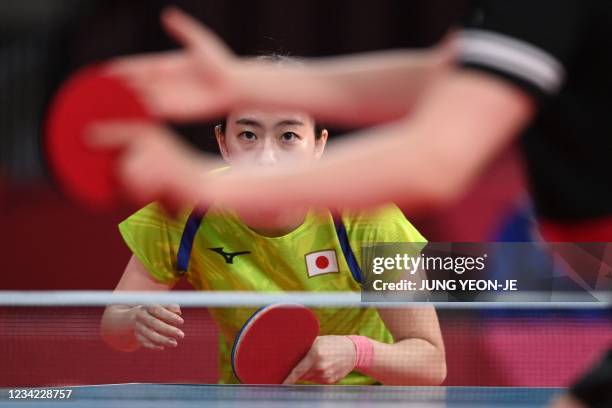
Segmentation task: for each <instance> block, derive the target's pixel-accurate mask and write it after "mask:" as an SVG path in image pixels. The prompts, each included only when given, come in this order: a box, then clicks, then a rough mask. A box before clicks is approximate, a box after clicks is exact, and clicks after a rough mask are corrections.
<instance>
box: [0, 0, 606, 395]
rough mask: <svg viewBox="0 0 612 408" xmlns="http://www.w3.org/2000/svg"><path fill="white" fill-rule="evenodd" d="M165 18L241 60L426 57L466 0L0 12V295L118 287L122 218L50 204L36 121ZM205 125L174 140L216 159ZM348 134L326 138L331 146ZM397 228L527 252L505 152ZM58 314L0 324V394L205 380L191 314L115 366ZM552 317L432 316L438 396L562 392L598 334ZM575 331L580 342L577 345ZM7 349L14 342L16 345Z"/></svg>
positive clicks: (152, 37) (162, 39)
mask: <svg viewBox="0 0 612 408" xmlns="http://www.w3.org/2000/svg"><path fill="white" fill-rule="evenodd" d="M170 4H174V5H177V6H179V7H180V8H182V9H183V10H185V11H187V12H188V13H190V14H192V15H194V16H195V17H197V18H198V19H200V20H201V21H202V22H204V23H205V24H207V25H208V26H209V27H211V28H212V29H213V30H214V31H216V32H217V33H218V34H219V35H220V36H221V37H222V38H223V39H224V40H225V41H226V42H227V43H228V44H229V46H230V47H231V48H232V49H233V50H234V51H235V52H236V53H238V54H240V55H254V54H262V53H270V52H277V53H285V54H289V55H294V56H305V57H317V56H327V55H336V54H344V53H353V52H363V51H371V50H380V49H388V48H398V47H427V46H430V45H432V44H434V43H435V42H437V41H438V40H440V39H441V38H442V37H443V35H444V33H445V32H446V31H447V30H448V29H449V28H450V27H452V26H453V25H456V24H458V23H459V22H460V21H461V19H462V18H463V17H464V15H465V12H466V9H467V0H455V1H447V0H411V1H405V0H363V1H360V2H358V3H357V2H354V1H348V0H332V1H329V0H327V1H323V0H293V1H290V2H289V1H282V0H276V1H275V0H261V1H238V0H183V1H173V2H170V1H161V0H132V1H120V0H104V1H95V0H86V1H85V0H53V1H48V0H20V1H2V2H0V229H1V231H2V233H1V234H0V259H1V262H2V264H1V265H2V269H3V275H2V280H1V281H0V282H1V283H0V289H1V290H43V289H45V290H47V289H50V290H53V289H92V290H110V289H113V288H114V286H115V284H116V283H117V281H118V279H119V277H120V275H121V274H122V272H123V268H124V267H125V265H126V263H127V260H128V259H129V256H130V253H129V251H128V249H127V247H126V246H125V245H124V244H123V242H122V239H121V237H120V235H119V233H118V230H117V224H118V222H119V221H120V220H122V219H123V218H125V217H126V216H127V215H128V214H129V213H130V212H131V211H133V210H134V209H133V208H128V207H126V208H119V209H116V210H115V211H113V212H111V213H95V212H90V211H88V210H85V209H82V208H80V207H78V206H76V205H75V204H73V203H71V202H70V201H68V200H67V199H66V198H65V197H64V196H63V195H62V194H61V191H60V190H59V188H58V187H57V185H56V184H55V182H54V180H53V176H52V174H51V172H50V171H49V169H48V168H47V166H46V163H45V157H44V153H43V151H44V149H43V148H42V142H41V140H42V139H41V135H42V129H43V127H44V118H45V112H46V108H47V106H48V103H49V100H50V98H51V97H52V95H53V93H54V91H55V90H56V89H57V88H58V86H59V85H60V84H61V83H62V82H63V81H64V80H65V79H67V78H68V77H69V76H70V75H71V73H73V72H74V71H75V70H77V69H79V68H81V67H83V66H85V65H88V64H92V63H96V62H100V61H104V60H106V59H108V58H111V57H115V56H120V55H126V54H134V53H143V52H151V51H158V50H166V49H172V48H175V47H176V44H175V43H174V42H173V41H172V40H171V39H170V38H169V37H168V36H167V35H166V34H165V33H164V32H163V31H162V29H161V26H160V24H159V14H160V11H161V10H162V9H163V7H165V6H167V5H170ZM213 124H214V123H212V122H211V123H198V124H191V125H189V126H178V130H179V131H180V133H181V134H182V135H183V136H184V137H185V138H186V139H187V140H188V141H189V142H190V143H193V144H194V145H195V146H197V147H198V148H200V149H203V150H205V151H210V152H215V151H216V150H217V148H216V143H215V141H214V137H213V132H212V125H213ZM346 131H347V129H337V128H333V127H332V128H331V134H332V140H333V139H336V138H339V137H341V136H340V135H341V134H342V133H344V132H346ZM406 215H407V217H408V218H409V219H410V220H411V221H412V222H413V223H414V224H415V225H416V226H417V227H418V228H419V229H420V230H421V232H422V233H423V235H424V236H425V237H427V238H428V239H429V240H430V241H489V240H491V241H497V240H502V241H503V240H506V241H523V240H531V239H535V235H534V234H533V223H532V220H531V215H530V205H529V197H528V195H527V193H526V192H525V183H524V179H523V175H522V166H521V160H520V157H519V155H518V154H516V152H515V151H514V150H510V151H508V152H505V153H504V154H503V156H501V157H499V159H498V160H495V161H494V164H493V165H492V166H491V167H490V168H489V169H488V170H487V171H486V172H484V173H483V175H482V177H481V179H480V180H479V181H478V182H477V183H476V184H475V185H474V186H473V188H471V189H470V191H469V192H467V193H466V194H465V196H464V197H463V198H462V199H461V200H460V201H459V202H458V203H456V205H454V206H453V207H451V208H448V209H445V210H444V211H440V212H437V213H432V214H428V215H427V216H426V217H419V218H415V217H414V216H412V215H411V214H409V213H408V214H406ZM179 289H188V286H187V285H186V284H181V285H179ZM64 312H65V313H64V314H66V313H67V314H68V315H69V316H70V318H69V319H66V318H65V317H64V318H62V316H61V314H58V312H57V311H45V310H33V309H27V308H23V309H20V308H16V309H13V310H10V311H6V310H2V311H0V323H2V325H0V327H2V328H3V330H0V350H2V353H1V354H3V359H4V363H3V364H4V368H3V370H2V372H3V373H4V374H0V386H1V385H5V386H8V385H23V384H29V385H35V384H41V385H42V384H60V383H64V384H66V383H77V384H78V383H104V382H124V381H127V382H130V381H169V382H177V381H186V382H189V381H195V382H214V381H215V380H216V344H217V340H216V335H215V334H216V328H215V327H214V324H213V323H212V322H211V321H210V319H209V318H208V317H207V315H206V312H205V311H200V313H198V312H197V311H190V312H189V313H192V316H193V318H192V319H191V320H190V321H191V323H190V326H188V327H186V329H185V331H186V333H187V337H188V339H189V340H186V342H185V344H184V345H183V346H182V347H180V348H179V349H177V350H172V351H169V352H166V353H165V354H163V355H156V356H155V358H152V356H151V353H150V352H146V351H142V352H140V351H139V352H137V353H132V354H130V355H127V354H121V353H117V352H113V351H110V350H109V349H107V348H106V346H105V345H103V344H102V343H101V341H100V339H99V337H98V334H97V324H98V321H97V317H98V316H99V313H100V311H99V310H97V311H93V312H92V313H87V314H84V313H82V312H80V311H75V310H73V311H64ZM92 316H94V318H92ZM566 318H567V316H559V315H558V314H554V315H543V316H540V317H539V318H538V319H535V320H534V319H530V318H529V317H521V316H519V319H518V320H513V321H514V322H515V323H513V325H508V324H505V323H503V324H502V323H499V317H491V316H488V317H487V318H486V319H484V320H483V318H482V316H477V315H465V314H461V313H459V314H457V313H455V314H453V313H446V314H444V313H441V321H442V328H443V331H444V334H445V338H446V339H447V353H448V361H449V378H448V380H447V384H450V385H534V386H535V385H540V386H555V385H557V386H558V385H565V384H567V383H568V382H569V381H570V380H571V379H572V378H573V377H574V376H575V375H576V374H577V373H578V372H579V371H581V370H582V369H584V367H586V365H588V364H589V363H590V362H591V361H593V359H594V358H595V357H596V356H597V354H598V350H600V349H601V347H602V344H605V342H606V341H607V340H609V339H610V336H611V333H610V327H609V326H606V325H605V324H602V321H604V320H601V319H590V320H587V321H583V320H580V319H581V318H580V317H575V316H570V317H569V319H570V320H569V321H570V323H571V322H577V321H580V322H581V324H582V326H581V329H580V330H571V329H572V327H574V326H572V325H571V324H569V325H568V323H567V322H568V320H567V319H566ZM521 319H522V320H521ZM571 319H574V320H571ZM576 319H577V320H576ZM186 320H188V319H186ZM496 322H497V323H496ZM608 323H609V321H608ZM585 324H586V325H587V326H584V325H585ZM589 324H590V325H591V326H588V325H589ZM551 325H552V326H551ZM555 325H556V326H555ZM75 327H78V329H75ZM551 327H556V328H559V327H565V329H564V330H566V333H565V334H566V336H564V337H563V336H551V333H553V332H554V331H553V330H552V329H551ZM589 327H590V328H591V329H592V333H593V335H592V336H581V335H579V333H580V332H581V330H588V329H589ZM517 328H521V330H519V331H517V330H516V329H517ZM16 335H20V336H21V337H20V338H19V339H18V340H16V337H15V336H16ZM43 342H44V344H45V347H40V345H41V344H43ZM567 350H572V352H571V353H568V352H567ZM194 355H197V356H198V358H197V359H195V360H194V358H193V356H194ZM74 356H79V357H80V358H79V359H75V358H74ZM8 357H10V358H8ZM57 361H62V364H59V365H58V364H56V362H57ZM152 361H155V362H156V364H155V365H152ZM551 361H552V362H554V364H551V363H550V362H551Z"/></svg>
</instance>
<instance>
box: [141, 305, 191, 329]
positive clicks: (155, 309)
mask: <svg viewBox="0 0 612 408" xmlns="http://www.w3.org/2000/svg"><path fill="white" fill-rule="evenodd" d="M175 306H176V305H175ZM177 307H178V306H177ZM146 309H147V311H148V312H149V314H151V315H152V316H155V317H157V318H158V319H160V320H162V321H163V322H166V323H168V324H171V325H181V324H183V323H185V321H184V320H183V318H182V317H181V316H179V315H178V314H177V313H175V312H173V311H172V310H170V309H168V307H164V306H159V305H153V306H147V308H146ZM179 313H180V309H179Z"/></svg>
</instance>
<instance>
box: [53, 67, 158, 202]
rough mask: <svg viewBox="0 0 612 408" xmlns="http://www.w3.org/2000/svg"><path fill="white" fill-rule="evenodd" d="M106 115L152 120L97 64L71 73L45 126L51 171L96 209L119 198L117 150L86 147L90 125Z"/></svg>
mask: <svg viewBox="0 0 612 408" xmlns="http://www.w3.org/2000/svg"><path fill="white" fill-rule="evenodd" d="M106 120H112V121H118V120H130V121H133V120H139V121H143V120H144V121H150V120H153V117H152V115H151V114H150V113H149V112H148V111H147V109H146V108H145V107H144V105H143V104H142V103H141V102H140V101H139V100H138V98H137V96H136V95H135V93H134V92H133V91H132V90H131V89H130V88H129V87H128V86H127V85H126V84H124V83H123V82H122V81H121V80H120V79H118V78H116V77H112V76H109V75H106V74H105V73H104V71H103V69H102V67H100V66H95V67H88V68H84V69H82V70H80V71H79V72H77V73H76V74H75V75H73V76H72V77H71V78H70V79H69V80H68V81H67V82H66V83H65V84H64V85H63V86H62V87H61V88H60V90H59V91H58V92H57V94H56V95H55V98H54V99H53V101H52V104H51V107H50V110H49V113H48V116H47V123H46V128H45V131H46V133H45V143H44V145H45V147H46V153H47V157H48V160H49V163H50V165H51V167H52V171H53V173H54V175H55V176H56V178H57V179H58V181H59V182H60V183H61V186H62V189H63V190H64V191H65V192H66V193H67V194H68V195H69V196H70V197H72V198H73V199H76V200H78V201H79V202H80V203H82V204H84V205H86V206H88V207H90V208H96V209H104V208H109V207H111V206H113V205H114V204H116V203H117V202H118V201H119V198H120V189H119V185H118V182H117V180H116V179H115V164H116V157H117V154H118V152H117V151H112V150H95V149H93V148H91V147H89V146H88V143H87V141H86V138H85V135H86V132H87V129H88V127H89V126H90V125H91V124H93V123H96V122H102V121H106Z"/></svg>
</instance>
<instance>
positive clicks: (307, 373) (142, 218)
mask: <svg viewBox="0 0 612 408" xmlns="http://www.w3.org/2000/svg"><path fill="white" fill-rule="evenodd" d="M215 131H216V137H217V141H218V144H219V148H220V150H221V153H222V155H223V157H224V159H225V160H226V161H227V162H228V163H229V164H230V167H236V166H242V165H253V166H257V167H266V166H269V167H274V166H279V165H298V164H299V163H307V162H312V161H316V160H318V159H319V157H320V156H321V155H322V153H323V150H324V148H325V144H326V141H327V136H328V134H327V130H325V129H318V128H317V127H316V125H315V123H314V121H313V119H312V118H311V117H309V116H307V115H305V114H303V113H299V112H261V111H257V110H249V109H238V110H234V111H233V112H231V113H230V114H229V116H227V118H226V121H225V123H223V124H221V125H218V126H217V127H216V129H215ZM201 212H203V213H204V214H203V215H202V214H201ZM249 217H250V215H249V213H248V212H240V213H235V212H232V211H229V210H226V209H223V208H220V207H215V206H212V207H210V208H207V209H205V210H202V209H200V210H196V211H194V212H191V211H187V212H185V213H183V214H181V215H179V216H178V217H176V218H169V217H167V216H166V215H165V213H164V212H163V210H162V209H161V206H160V205H158V204H151V205H148V206H146V207H145V208H143V209H142V210H140V211H138V212H137V213H135V214H134V215H132V216H131V217H129V218H128V219H127V220H125V221H124V222H123V223H121V224H120V231H121V234H122V235H123V238H124V240H125V241H126V243H127V244H128V246H129V247H130V249H131V250H132V251H133V256H132V258H131V260H130V261H129V263H128V265H127V267H126V269H125V272H124V274H123V276H122V278H121V280H120V281H119V283H118V285H117V290H168V289H170V288H171V287H172V286H173V285H174V284H175V282H176V281H177V280H178V279H179V278H180V277H181V276H182V275H183V274H184V275H185V276H186V277H187V279H188V280H189V282H190V283H191V284H192V285H193V286H194V287H195V288H196V289H198V290H248V291H277V290H283V291H292V290H296V291H337V290H347V291H358V290H359V288H360V281H362V280H363V277H362V276H360V273H361V272H360V271H359V270H356V269H355V268H353V267H352V266H349V263H347V261H346V259H345V256H344V253H343V250H342V249H341V246H340V241H341V240H342V239H343V238H341V237H340V236H339V235H338V233H337V230H336V226H335V224H334V220H333V219H332V215H331V214H330V212H329V211H316V210H311V211H308V210H307V209H306V208H304V207H300V206H291V207H287V208H285V209H283V210H282V211H277V212H274V213H268V214H266V222H264V223H262V222H261V219H262V218H261V216H258V217H254V218H253V219H252V220H251V219H250V218H249ZM194 222H195V225H197V227H196V228H197V232H195V234H193V236H191V240H192V244H193V249H192V250H191V251H190V252H188V256H187V258H181V253H182V252H183V251H184V248H183V247H184V244H185V238H184V236H185V231H186V228H187V227H188V224H193V223H194ZM341 224H342V225H343V227H344V228H345V230H346V232H347V237H348V243H349V245H350V248H352V250H353V251H354V255H355V256H356V259H360V250H361V243H362V242H424V241H425V240H424V238H423V237H422V236H421V235H420V234H419V232H418V231H417V230H416V229H415V228H414V227H413V226H412V225H411V224H410V223H409V222H408V221H407V220H406V218H405V217H404V216H403V214H402V213H401V212H400V210H399V209H398V208H396V207H395V206H393V205H390V206H386V207H384V208H379V209H376V210H373V211H370V212H367V213H365V212H364V213H359V214H358V213H353V214H352V215H349V214H344V215H343V216H342V217H341ZM317 253H319V254H320V255H322V256H323V257H324V258H325V259H321V262H323V263H321V262H318V261H316V260H315V258H313V256H312V254H315V255H316V254H317ZM317 258H318V256H317ZM314 311H315V313H316V314H317V317H318V319H319V322H320V326H321V332H320V333H321V335H320V336H319V337H318V338H317V340H316V341H315V343H314V345H313V347H312V349H311V351H310V352H309V354H308V355H307V357H306V358H308V362H306V363H303V364H301V365H299V367H297V368H296V370H294V372H292V373H291V374H290V375H289V377H288V378H287V380H286V381H287V383H295V382H298V381H302V380H308V381H312V382H316V383H324V384H334V383H339V384H373V383H377V382H378V383H383V384H429V385H434V384H439V383H441V382H442V381H443V379H444V377H445V372H446V366H445V356H444V345H443V342H442V337H441V334H440V329H439V326H438V321H437V317H436V313H435V311H434V309H433V308H416V309H405V308H404V309H397V310H395V309H381V310H375V309H359V308H355V309H348V308H346V309H323V308H322V309H315V310H314ZM253 312H254V310H252V309H242V308H218V309H217V308H215V309H211V310H210V313H211V315H212V316H213V318H214V319H215V321H216V322H217V324H218V326H219V328H220V332H221V341H220V360H221V361H220V372H221V382H223V383H232V382H236V379H235V377H234V375H233V373H232V369H231V364H230V352H231V347H232V343H233V341H234V339H235V337H236V335H237V333H238V332H239V330H240V328H241V326H242V325H243V324H244V323H245V322H246V320H247V319H248V317H249V316H250V314H252V313H253ZM181 323H182V318H181V313H180V308H179V306H177V305H174V306H167V307H163V306H150V307H128V306H120V305H113V306H109V307H108V308H107V309H106V311H105V314H104V318H103V320H102V325H101V332H102V335H103V338H104V339H105V340H106V341H107V342H108V343H109V344H110V345H112V346H113V347H114V348H117V349H120V350H126V351H129V350H135V349H137V348H139V347H145V348H149V349H163V348H165V347H176V346H177V345H178V343H179V342H180V341H181V339H182V338H183V336H184V334H183V332H182V331H181V330H180V327H181ZM287 329H288V330H290V328H287ZM347 335H358V336H359V337H358V338H356V337H350V338H349V337H347ZM363 342H366V344H365V345H364V343H363ZM360 347H361V348H363V347H367V350H365V351H364V350H363V349H360ZM362 351H364V352H367V353H369V356H370V357H371V358H372V360H371V362H370V363H368V364H367V366H363V367H359V366H358V367H355V362H356V354H357V353H360V352H362ZM372 353H373V354H372Z"/></svg>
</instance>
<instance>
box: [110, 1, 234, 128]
mask: <svg viewBox="0 0 612 408" xmlns="http://www.w3.org/2000/svg"><path fill="white" fill-rule="evenodd" d="M162 23H163V25H164V28H165V29H166V31H167V32H168V33H169V34H170V35H171V36H172V37H174V39H176V40H177V41H178V42H179V43H180V44H181V45H182V46H183V47H184V48H183V49H181V50H179V51H172V52H162V53H155V54H148V55H141V56H133V57H122V58H117V59H115V60H113V61H111V62H110V63H109V64H108V68H107V71H108V73H109V74H111V75H117V76H119V77H120V78H122V79H123V80H125V81H126V82H127V84H128V85H130V86H131V87H132V88H133V89H134V90H135V91H136V92H137V93H138V95H139V97H140V99H141V101H142V102H143V103H144V104H145V105H146V106H147V107H148V109H149V111H150V112H152V113H153V114H154V115H156V116H158V117H160V118H164V119H168V120H175V121H189V120H196V119H204V118H210V117H214V116H216V115H220V114H223V113H225V112H226V111H227V110H229V109H231V107H232V106H233V105H234V104H236V103H237V102H238V93H237V92H238V91H239V87H238V85H237V83H236V82H237V81H236V80H235V74H236V72H237V71H239V69H238V67H239V65H240V64H239V63H238V61H239V59H238V58H237V57H236V56H235V55H234V54H233V53H232V52H231V50H230V49H229V48H227V47H226V46H225V44H224V43H223V42H222V41H221V40H220V39H219V38H218V37H217V36H216V35H215V34H214V33H213V32H211V31H210V30H209V29H208V28H206V27H205V26H204V25H202V24H201V23H199V22H198V21H197V20H195V19H194V18H192V17H190V16H189V15H187V14H185V13H183V12H182V11H180V10H178V9H176V8H170V9H167V10H165V11H164V12H163V14H162Z"/></svg>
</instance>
